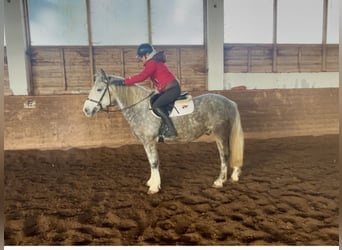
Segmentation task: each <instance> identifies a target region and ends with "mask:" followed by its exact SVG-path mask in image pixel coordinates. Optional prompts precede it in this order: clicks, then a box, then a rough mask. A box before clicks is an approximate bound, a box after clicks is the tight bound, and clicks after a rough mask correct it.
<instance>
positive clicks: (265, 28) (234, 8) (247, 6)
mask: <svg viewBox="0 0 342 250" xmlns="http://www.w3.org/2000/svg"><path fill="white" fill-rule="evenodd" d="M272 33H273V0H258V1H256V0H238V1H237V0H225V1H224V42H225V43H272Z"/></svg>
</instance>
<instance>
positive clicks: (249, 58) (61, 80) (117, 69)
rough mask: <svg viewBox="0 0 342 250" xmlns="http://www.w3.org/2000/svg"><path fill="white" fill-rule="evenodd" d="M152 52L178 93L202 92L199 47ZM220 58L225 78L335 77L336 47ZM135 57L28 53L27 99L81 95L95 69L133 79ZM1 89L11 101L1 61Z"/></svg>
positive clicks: (98, 50) (103, 52) (249, 48)
mask: <svg viewBox="0 0 342 250" xmlns="http://www.w3.org/2000/svg"><path fill="white" fill-rule="evenodd" d="M156 48H157V49H158V50H164V51H165V53H166V56H167V62H168V65H169V66H170V68H171V69H172V71H173V72H175V74H176V75H177V77H178V78H179V79H180V81H181V83H182V89H183V90H184V91H205V90H207V84H206V82H207V66H206V65H207V62H206V49H205V46H160V47H156ZM223 53H224V72H225V73H285V72H287V73H293V72H338V56H339V47H338V45H326V44H325V45H324V46H323V45H319V44H318V45H308V44H298V45H294V44H292V45H286V44H283V45H281V44H277V45H275V46H273V45H272V44H264V45H253V44H249V45H248V44H226V45H225V46H224V51H223ZM5 54H6V53H5ZM135 54H136V47H135V46H126V47H117V46H107V47H106V46H103V47H102V46H101V47H99V46H97V47H96V46H95V47H91V48H89V47H87V46H81V47H80V46H78V47H76V46H73V47H70V46H69V47H63V46H53V47H49V46H45V47H37V46H35V47H31V48H30V49H29V50H28V51H27V55H28V57H29V59H30V66H31V67H30V69H31V85H32V86H31V87H30V89H31V93H30V95H50V94H75V93H76V94H80V93H86V92H87V91H88V90H89V88H90V86H91V84H92V83H93V80H92V79H93V77H92V73H94V71H95V70H98V69H100V68H103V69H104V70H105V71H106V72H108V73H110V74H117V75H121V76H130V75H132V74H136V73H137V72H139V71H140V70H141V69H142V65H141V63H139V62H137V60H136V59H135ZM4 89H5V95H11V90H10V83H9V80H8V70H7V58H6V56H5V79H4Z"/></svg>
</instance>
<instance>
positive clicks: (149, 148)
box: [144, 143, 161, 194]
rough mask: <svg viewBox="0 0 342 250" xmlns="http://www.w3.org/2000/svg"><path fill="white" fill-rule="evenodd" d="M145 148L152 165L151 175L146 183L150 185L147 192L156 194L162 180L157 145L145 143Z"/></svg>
mask: <svg viewBox="0 0 342 250" xmlns="http://www.w3.org/2000/svg"><path fill="white" fill-rule="evenodd" d="M144 148H145V151H146V154H147V158H148V161H149V163H150V167H151V177H150V179H149V180H148V181H147V183H146V185H147V186H149V190H148V192H147V193H148V194H155V193H158V192H159V190H160V182H161V181H160V174H159V157H158V151H157V145H156V144H155V143H152V144H144Z"/></svg>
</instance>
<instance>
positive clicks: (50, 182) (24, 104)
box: [0, 0, 339, 246]
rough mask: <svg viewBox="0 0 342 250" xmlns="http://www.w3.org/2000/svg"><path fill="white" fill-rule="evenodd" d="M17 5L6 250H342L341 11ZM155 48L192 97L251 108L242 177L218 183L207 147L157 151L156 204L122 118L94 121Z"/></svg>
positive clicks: (272, 3)
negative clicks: (104, 97)
mask: <svg viewBox="0 0 342 250" xmlns="http://www.w3.org/2000/svg"><path fill="white" fill-rule="evenodd" d="M309 2H310V3H309ZM308 4H310V8H308V6H309V5H308ZM3 5H4V8H2V7H1V8H0V9H4V15H2V14H1V15H0V16H3V19H4V23H5V30H4V34H5V46H4V50H3V51H4V59H5V60H4V62H5V69H4V74H5V81H4V90H5V91H4V93H5V96H4V101H5V106H4V119H5V122H4V149H5V152H4V174H5V176H4V180H5V182H4V188H5V190H4V198H5V199H4V218H5V224H4V239H5V245H8V246H32V245H34V246H36V245H49V246H52V245H53V246H55V245H93V246H99V245H107V246H108V245H115V246H117V245H120V246H132V245H138V246H141V245H144V246H151V245H153V246H156V245H172V246H175V245H201V246H203V245H220V246H241V245H252V246H256V245H258V246H269V245H281V246H298V245H299V246H303V245H305V246H321V245H327V246H337V245H338V242H339V228H338V214H339V210H338V194H339V174H338V173H339V171H338V166H337V161H338V137H339V121H338V112H339V110H338V92H339V84H338V83H339V72H338V68H339V67H338V56H339V45H338V0H301V1H288V0H258V1H256V0H243V1H242V0H186V1H171V0H158V1H156V0H147V1H137V0H126V1H116V0H115V1H98V0H85V1H84V0H74V1H61V0H58V1H57V0H18V1H4V3H3ZM122 13H125V15H124V16H123V15H122ZM189 13H191V15H189ZM303 13H305V14H307V18H305V22H302V20H303V18H302V15H303ZM289 16H291V18H288V17H289ZM46 17H49V18H48V19H46ZM15 20H21V22H18V21H15ZM306 25H308V26H306ZM161 26H163V27H162V28H161ZM304 31H305V32H304ZM1 32H2V31H1ZM141 43H151V44H153V46H154V48H155V50H156V51H164V52H165V55H166V60H167V61H166V64H167V65H168V67H169V69H170V70H171V71H172V72H173V73H174V74H175V76H176V77H177V79H178V80H179V82H180V83H181V88H182V92H188V93H189V94H191V95H192V97H193V98H196V97H197V96H200V95H202V94H207V93H214V94H219V95H222V96H225V97H227V98H228V99H230V100H232V101H234V102H235V103H236V104H237V107H238V111H239V113H240V118H241V125H242V129H243V135H244V150H243V166H242V168H241V174H240V176H239V181H237V182H234V181H232V180H231V179H230V175H231V171H232V170H231V169H229V170H228V179H227V181H226V182H225V183H224V184H223V187H221V188H214V187H213V183H214V181H215V180H216V179H217V178H218V176H219V173H220V164H221V163H220V156H219V151H218V148H217V144H216V142H215V138H214V136H213V135H203V136H201V137H199V138H198V139H196V140H194V141H191V142H186V143H158V153H159V170H160V178H161V189H160V191H159V192H158V193H155V194H148V190H149V189H148V188H149V187H148V186H146V183H147V181H148V180H149V178H150V175H151V170H152V169H151V168H150V163H149V160H148V157H147V155H146V153H145V150H144V147H143V145H142V144H141V142H140V141H139V140H138V139H137V138H136V137H135V134H134V132H133V131H132V129H131V127H130V121H129V120H126V118H125V116H124V115H123V113H122V110H121V109H120V108H118V106H116V105H114V106H111V107H110V108H109V110H107V112H106V111H101V112H98V113H97V114H96V115H95V117H92V118H88V117H86V116H85V114H84V113H83V105H84V103H85V101H86V100H87V97H88V94H89V91H90V89H91V88H92V86H93V84H94V75H95V74H96V72H98V71H99V70H100V69H103V70H104V71H105V72H106V73H107V74H113V75H119V76H122V77H128V76H132V75H135V74H138V73H140V72H141V71H142V70H143V69H144V66H143V64H142V63H141V62H139V61H138V60H137V58H136V53H137V52H136V51H137V47H138V46H139V44H141ZM141 85H143V86H145V87H146V88H150V87H151V86H150V80H149V79H147V80H145V81H144V82H142V83H141ZM123 88H128V87H127V86H124V87H123ZM114 104H117V103H114ZM194 112H195V111H194ZM135 115H137V116H138V115H139V114H135ZM228 129H229V128H227V130H228Z"/></svg>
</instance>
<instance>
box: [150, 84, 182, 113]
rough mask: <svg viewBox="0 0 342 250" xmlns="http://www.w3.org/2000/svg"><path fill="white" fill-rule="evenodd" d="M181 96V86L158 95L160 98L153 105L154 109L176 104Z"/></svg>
mask: <svg viewBox="0 0 342 250" xmlns="http://www.w3.org/2000/svg"><path fill="white" fill-rule="evenodd" d="M180 94H181V89H180V86H179V85H177V86H175V87H172V88H169V89H167V90H165V91H163V92H160V93H158V94H157V96H158V97H157V98H156V99H155V101H154V102H153V104H152V109H155V108H161V107H165V106H167V105H169V104H170V103H172V102H174V101H175V100H176V99H177V98H178V96H179V95H180Z"/></svg>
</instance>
